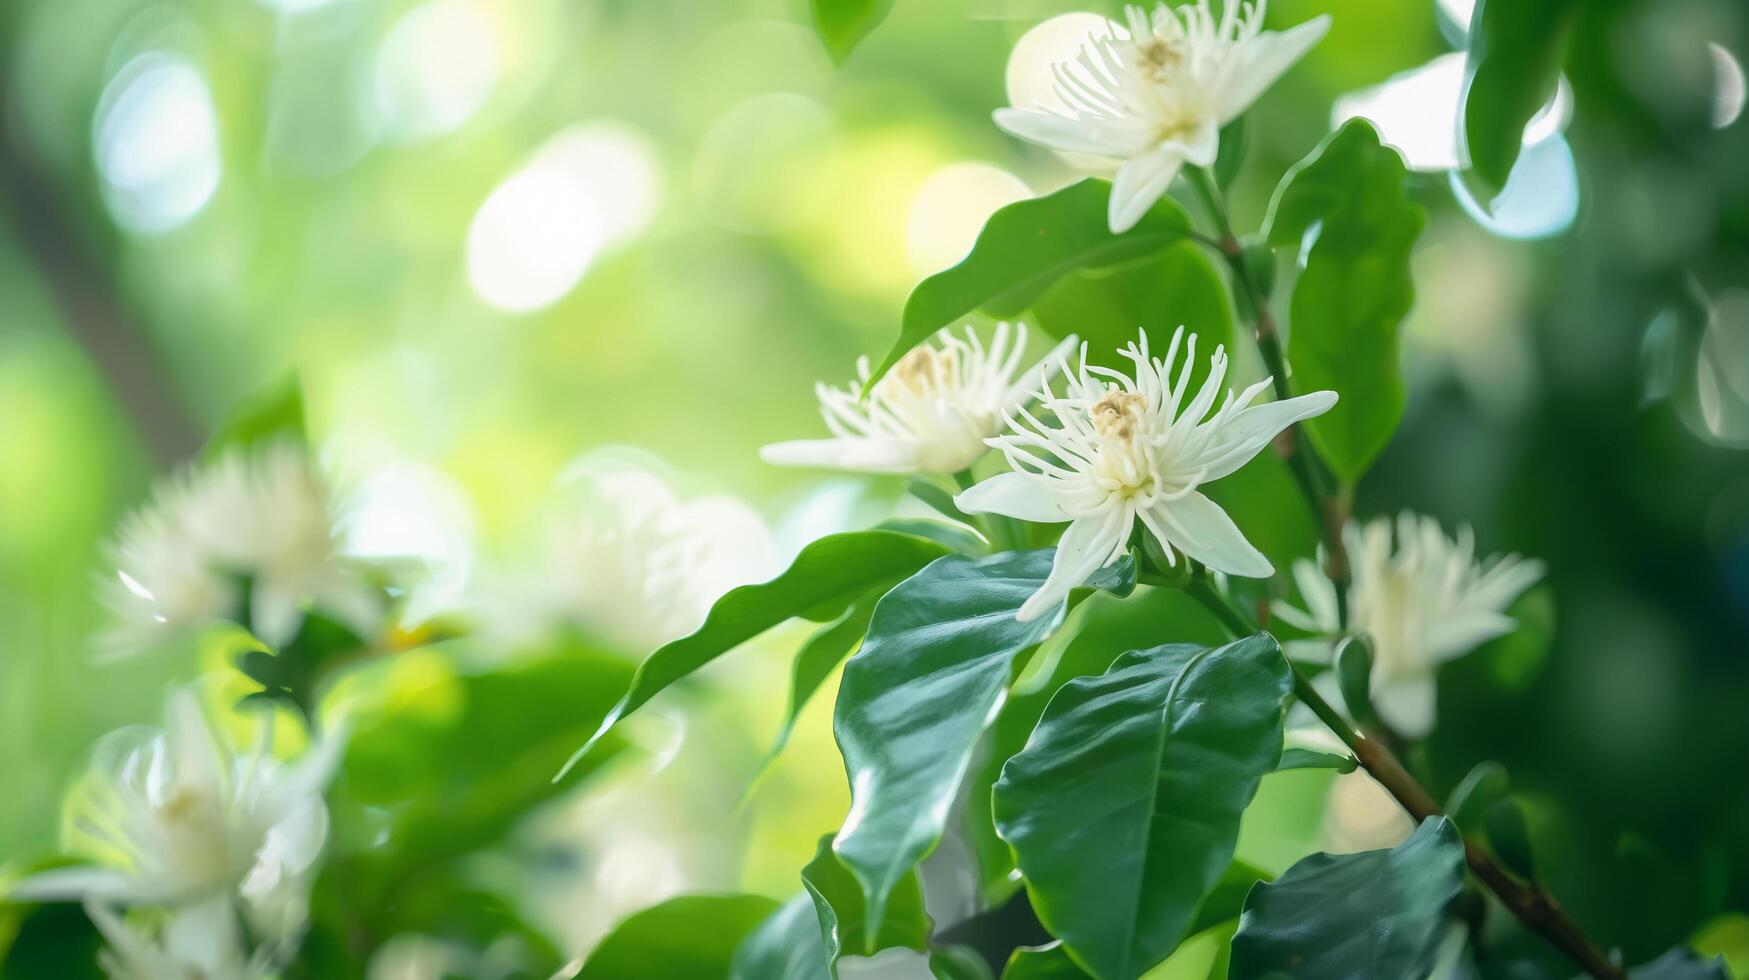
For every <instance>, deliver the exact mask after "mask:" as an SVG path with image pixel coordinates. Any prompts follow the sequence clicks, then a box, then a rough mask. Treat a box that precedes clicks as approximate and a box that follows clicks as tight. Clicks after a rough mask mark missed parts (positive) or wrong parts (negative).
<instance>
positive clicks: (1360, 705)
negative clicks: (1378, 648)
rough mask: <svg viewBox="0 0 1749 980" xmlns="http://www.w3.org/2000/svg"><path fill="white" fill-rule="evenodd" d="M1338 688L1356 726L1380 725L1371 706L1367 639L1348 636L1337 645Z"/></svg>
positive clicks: (1370, 659) (1371, 660)
mask: <svg viewBox="0 0 1749 980" xmlns="http://www.w3.org/2000/svg"><path fill="white" fill-rule="evenodd" d="M1335 660H1336V688H1337V690H1338V691H1340V692H1341V693H1342V704H1343V706H1345V707H1346V708H1347V709H1348V717H1350V718H1352V719H1354V722H1355V724H1357V725H1360V726H1361V727H1362V728H1368V727H1371V726H1374V725H1377V724H1378V714H1377V713H1376V712H1375V711H1374V710H1373V706H1372V664H1373V657H1372V645H1371V644H1370V643H1368V642H1367V640H1366V638H1365V637H1361V636H1345V637H1343V638H1342V639H1341V640H1340V641H1339V642H1338V643H1337V644H1336V657H1335Z"/></svg>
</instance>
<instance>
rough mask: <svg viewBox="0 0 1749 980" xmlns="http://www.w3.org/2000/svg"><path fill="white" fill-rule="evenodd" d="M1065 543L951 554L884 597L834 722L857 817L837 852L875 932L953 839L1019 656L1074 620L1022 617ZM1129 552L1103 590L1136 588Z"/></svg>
mask: <svg viewBox="0 0 1749 980" xmlns="http://www.w3.org/2000/svg"><path fill="white" fill-rule="evenodd" d="M1053 554H1054V549H1050V548H1046V549H1041V550H1037V551H1024V552H1006V553H1003V554H999V555H993V556H991V557H988V558H978V559H973V558H968V557H965V556H962V555H951V556H949V557H946V558H942V559H940V560H938V561H936V562H935V563H933V564H931V565H930V566H929V567H928V568H925V569H924V570H923V571H921V572H919V573H917V574H916V575H914V576H912V577H911V578H909V579H907V580H905V581H904V582H901V583H900V584H899V585H898V586H896V587H895V588H894V589H893V590H892V591H891V592H889V593H887V594H886V595H885V596H884V597H882V598H881V601H880V602H879V604H877V605H876V606H875V612H874V619H873V621H872V622H871V623H870V624H869V630H868V638H867V639H865V640H864V641H863V644H862V650H861V652H859V653H858V654H857V655H856V656H854V657H852V658H850V661H849V662H848V663H847V664H845V666H844V676H843V679H842V681H841V682H840V685H839V688H838V707H837V712H836V715H835V717H834V724H833V727H834V730H835V731H836V733H837V736H838V746H839V748H840V750H842V752H843V754H844V765H845V771H846V772H847V773H848V775H849V777H850V792H851V805H850V815H849V816H848V817H847V818H846V819H845V823H844V828H843V829H842V830H840V831H839V833H838V839H837V841H836V843H835V844H834V849H835V850H836V851H837V852H838V857H839V858H840V859H841V860H842V861H843V862H844V864H845V866H847V867H848V868H850V870H851V872H852V873H853V874H855V875H856V877H857V880H858V881H860V882H861V883H862V887H863V893H864V895H865V896H866V898H867V919H868V922H869V923H871V925H870V926H869V931H871V932H873V931H876V929H878V925H879V922H880V920H881V916H882V915H883V914H884V911H885V905H886V902H887V896H888V894H889V893H890V892H891V891H892V890H893V888H894V887H895V886H896V885H898V883H899V881H900V880H901V879H902V878H903V877H904V876H905V875H906V874H907V873H908V872H909V871H910V870H911V869H912V868H913V867H915V866H916V864H917V862H918V861H920V860H922V858H923V856H924V855H925V854H927V853H928V852H929V850H930V849H931V848H933V847H934V846H935V844H936V842H937V841H939V840H940V838H941V832H942V830H943V828H944V826H945V823H946V820H947V816H948V811H949V808H950V807H951V805H952V803H953V800H954V797H955V795H956V794H957V792H958V791H959V788H960V784H961V781H962V780H963V779H964V778H965V776H966V771H967V768H968V767H969V766H970V764H971V760H972V754H973V751H974V749H976V747H977V744H978V741H979V738H980V737H981V736H982V735H983V733H984V730H985V728H987V727H988V726H989V724H990V722H991V720H992V719H993V718H994V716H995V711H996V708H997V707H998V706H999V705H1000V704H1001V702H1002V698H1003V695H1004V692H1006V690H1007V688H1008V684H1009V682H1010V681H1011V680H1012V679H1013V676H1014V669H1015V661H1016V659H1017V658H1018V657H1019V656H1020V654H1021V653H1022V652H1023V651H1025V650H1027V649H1028V648H1030V647H1032V646H1034V645H1036V644H1038V643H1039V642H1041V641H1042V640H1044V638H1045V637H1047V636H1049V635H1050V633H1051V631H1052V630H1054V629H1056V627H1057V625H1058V624H1059V623H1060V622H1062V618H1063V611H1062V606H1059V607H1058V608H1057V609H1055V610H1053V611H1052V612H1050V613H1047V614H1046V615H1043V616H1040V617H1039V618H1038V619H1036V620H1033V621H1032V622H1029V623H1022V622H1020V621H1018V620H1016V619H1015V618H1014V616H1015V613H1016V612H1018V611H1019V609H1020V606H1021V604H1022V603H1024V602H1025V601H1026V600H1027V598H1028V597H1029V596H1031V595H1032V594H1033V593H1034V592H1036V591H1037V590H1038V588H1039V586H1041V585H1042V584H1043V583H1044V580H1045V577H1046V575H1048V574H1049V572H1050V566H1051V558H1052V556H1053ZM1134 581H1135V568H1134V566H1133V565H1132V564H1131V563H1130V561H1129V560H1128V559H1127V558H1126V559H1124V560H1123V561H1122V562H1120V563H1119V564H1117V565H1113V566H1110V567H1108V568H1105V569H1103V570H1101V571H1100V572H1099V573H1098V574H1097V575H1096V576H1095V581H1094V582H1093V583H1092V585H1093V586H1095V587H1098V588H1103V589H1106V590H1108V591H1118V592H1122V591H1127V590H1128V589H1130V588H1132V587H1133V585H1134Z"/></svg>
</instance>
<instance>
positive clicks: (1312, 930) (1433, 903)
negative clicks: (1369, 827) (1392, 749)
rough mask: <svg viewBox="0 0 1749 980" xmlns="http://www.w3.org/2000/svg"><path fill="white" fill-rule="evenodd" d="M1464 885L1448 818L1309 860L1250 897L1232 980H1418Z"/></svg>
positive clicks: (1460, 848) (1458, 845)
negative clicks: (1380, 842)
mask: <svg viewBox="0 0 1749 980" xmlns="http://www.w3.org/2000/svg"><path fill="white" fill-rule="evenodd" d="M1463 883H1464V845H1463V841H1462V840H1460V839H1459V838H1458V832H1457V828H1456V827H1455V826H1454V825H1453V824H1452V822H1451V821H1449V820H1447V819H1445V818H1444V817H1429V818H1427V819H1426V820H1424V821H1422V822H1421V826H1420V827H1417V828H1416V830H1415V832H1414V833H1413V834H1411V835H1410V836H1409V839H1408V840H1406V841H1404V842H1403V843H1401V844H1399V845H1397V846H1396V847H1394V848H1392V849H1391V850H1388V851H1362V852H1360V853H1358V854H1314V855H1312V856H1311V857H1308V858H1306V859H1304V860H1302V861H1300V862H1299V863H1298V864H1295V865H1294V866H1293V867H1291V868H1289V869H1288V870H1287V872H1286V873H1285V874H1283V875H1282V876H1281V877H1280V878H1279V879H1277V880H1276V881H1274V882H1264V883H1261V884H1259V885H1258V886H1257V887H1256V888H1253V889H1252V890H1251V897H1250V898H1248V899H1247V900H1246V901H1245V915H1244V917H1243V918H1242V919H1241V920H1240V922H1239V932H1238V934H1237V935H1236V936H1234V938H1233V961H1232V968H1231V973H1230V975H1231V976H1232V977H1233V980H1249V978H1252V977H1265V976H1279V975H1290V976H1293V977H1295V978H1296V980H1319V978H1331V980H1336V978H1349V977H1362V976H1364V977H1424V976H1426V975H1427V973H1428V971H1429V970H1431V969H1432V968H1433V964H1434V957H1435V954H1436V953H1437V952H1438V948H1439V943H1440V940H1441V939H1442V938H1443V937H1444V935H1445V929H1446V926H1447V924H1448V922H1449V921H1450V920H1449V916H1448V912H1449V910H1450V907H1451V904H1452V901H1453V900H1454V899H1456V898H1457V895H1458V892H1459V891H1461V890H1462V888H1463Z"/></svg>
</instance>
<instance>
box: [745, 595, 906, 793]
mask: <svg viewBox="0 0 1749 980" xmlns="http://www.w3.org/2000/svg"><path fill="white" fill-rule="evenodd" d="M878 598H880V596H879V594H877V593H872V592H871V593H870V594H868V595H865V596H863V597H862V598H861V599H858V600H857V601H856V603H855V604H853V605H852V606H851V607H850V608H849V609H847V610H845V611H844V615H843V616H841V617H839V619H838V621H837V622H834V623H828V624H827V625H825V626H822V627H820V629H819V630H818V631H816V632H815V633H814V635H813V636H810V637H808V642H806V643H804V644H802V648H801V649H800V650H798V651H797V652H796V659H795V662H794V663H793V664H791V666H790V691H789V708H788V710H787V711H785V712H784V717H783V725H782V726H781V727H779V728H778V730H777V738H775V739H773V740H772V743H771V748H770V749H768V750H767V751H766V753H765V757H764V758H762V759H760V760H759V765H758V766H756V767H754V770H753V776H752V778H751V780H749V782H750V783H753V782H757V781H758V780H759V778H760V776H762V775H764V773H765V771H766V769H767V768H769V767H770V766H771V764H772V763H773V762H775V761H777V757H778V756H779V755H780V754H782V753H783V749H784V746H786V745H788V744H789V739H790V735H791V734H793V733H794V732H795V728H796V719H797V718H799V717H801V713H802V709H803V708H805V707H807V706H808V699H810V698H812V697H813V696H814V692H815V691H817V690H819V689H820V685H821V684H824V683H826V678H828V677H831V676H832V672H833V671H834V670H837V669H838V665H839V664H840V663H843V662H844V658H845V657H848V656H850V652H851V651H852V650H855V649H856V645H857V644H858V643H860V642H862V636H863V634H864V633H866V632H867V631H868V620H869V617H870V616H872V615H874V606H875V600H876V599H878Z"/></svg>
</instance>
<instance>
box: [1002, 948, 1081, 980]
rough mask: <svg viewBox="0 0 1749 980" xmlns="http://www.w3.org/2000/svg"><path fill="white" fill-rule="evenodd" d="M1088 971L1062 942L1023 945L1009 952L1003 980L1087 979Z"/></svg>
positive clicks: (1003, 971)
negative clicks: (1076, 960) (1044, 944)
mask: <svg viewBox="0 0 1749 980" xmlns="http://www.w3.org/2000/svg"><path fill="white" fill-rule="evenodd" d="M1086 977H1087V971H1085V970H1083V969H1081V968H1080V967H1079V966H1076V965H1075V961H1074V960H1072V959H1070V958H1069V953H1068V951H1067V950H1065V949H1064V948H1063V944H1062V943H1060V942H1056V943H1051V944H1050V945H1048V946H1022V947H1020V948H1019V949H1017V950H1015V951H1014V952H1013V953H1011V954H1009V957H1008V965H1007V966H1006V967H1004V968H1003V970H1002V980H1086Z"/></svg>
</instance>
